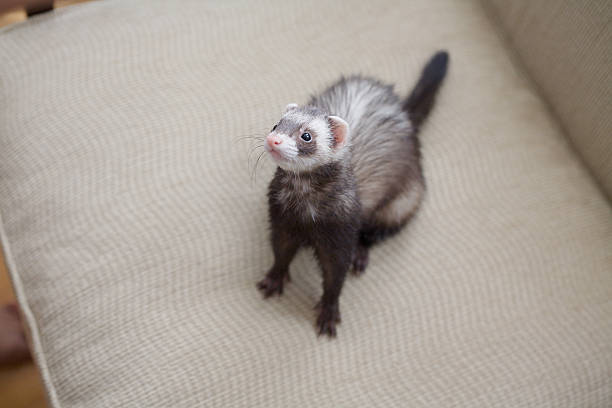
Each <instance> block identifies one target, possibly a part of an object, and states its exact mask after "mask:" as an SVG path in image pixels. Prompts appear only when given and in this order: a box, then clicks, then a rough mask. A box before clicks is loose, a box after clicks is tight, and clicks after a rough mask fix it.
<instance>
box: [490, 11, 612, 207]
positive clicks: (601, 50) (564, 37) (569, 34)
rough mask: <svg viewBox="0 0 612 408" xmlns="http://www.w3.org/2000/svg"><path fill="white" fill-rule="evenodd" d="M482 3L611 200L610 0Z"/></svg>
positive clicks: (611, 85) (611, 77)
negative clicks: (491, 10)
mask: <svg viewBox="0 0 612 408" xmlns="http://www.w3.org/2000/svg"><path fill="white" fill-rule="evenodd" d="M484 1H485V4H487V5H489V6H490V7H491V8H492V9H493V11H494V13H495V15H496V16H497V18H498V20H499V22H500V24H501V25H502V26H503V29H504V30H505V32H506V33H507V35H508V38H509V40H510V43H511V44H512V46H513V47H514V48H515V50H516V51H517V53H518V55H520V58H521V60H522V62H523V63H524V65H525V67H526V68H527V70H528V71H529V75H530V76H531V77H532V78H533V79H534V80H535V82H536V83H537V86H538V88H539V90H540V91H541V92H542V94H543V95H544V96H545V97H546V99H547V101H549V103H550V105H551V107H552V109H553V110H554V112H555V113H556V115H557V117H558V118H559V119H560V121H561V122H562V124H563V127H564V129H565V131H566V132H567V134H568V135H569V137H570V138H571V140H572V143H573V145H574V146H575V147H576V149H577V150H578V151H579V152H580V154H581V156H582V157H583V159H584V160H585V161H586V163H587V165H588V166H589V167H590V169H591V170H592V172H593V174H594V175H595V177H596V178H597V179H598V181H599V183H600V184H601V186H602V187H603V188H604V190H606V192H607V194H608V198H610V199H612V2H611V1H609V0H588V1H574V0H544V1H541V0H540V1H530V0H518V1H517V0H514V1H506V0H484Z"/></svg>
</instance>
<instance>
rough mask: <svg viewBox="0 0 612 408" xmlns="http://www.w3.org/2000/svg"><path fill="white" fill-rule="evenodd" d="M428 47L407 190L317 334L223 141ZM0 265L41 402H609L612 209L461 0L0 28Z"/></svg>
mask: <svg viewBox="0 0 612 408" xmlns="http://www.w3.org/2000/svg"><path fill="white" fill-rule="evenodd" d="M440 48H445V49H447V50H449V52H450V54H451V63H450V70H449V76H448V78H447V81H446V82H445V84H444V85H443V87H442V89H441V93H440V95H439V99H438V102H437V106H436V107H435V109H434V112H433V114H432V116H431V117H430V120H429V121H428V123H427V124H426V125H425V126H424V128H423V131H422V134H421V137H422V144H423V148H422V152H423V157H424V168H425V176H426V179H427V184H428V192H427V195H426V199H425V202H424V204H423V207H422V209H421V211H420V212H419V214H418V215H417V217H416V218H415V219H414V221H413V222H412V223H411V225H410V226H409V227H408V228H407V229H405V230H404V231H403V232H402V233H400V234H399V235H398V236H396V237H394V238H392V239H390V240H389V241H387V242H384V243H383V244H381V245H380V246H378V247H376V248H374V249H373V251H372V254H371V259H370V266H369V267H368V271H367V272H366V274H365V275H364V276H363V277H360V278H349V279H348V281H347V283H346V285H345V288H344V291H343V294H342V297H341V308H342V313H343V315H342V317H343V321H342V324H341V325H340V327H339V330H338V338H337V339H335V340H331V341H330V340H328V339H326V338H317V337H316V336H315V331H314V327H313V323H314V317H315V315H314V311H313V306H314V304H315V302H316V301H317V299H318V297H319V296H320V294H321V288H320V286H321V278H320V273H319V272H318V267H317V264H316V262H315V261H314V259H313V257H312V253H311V252H309V251H303V252H301V253H300V254H299V255H298V257H297V259H296V260H295V261H294V263H293V264H292V269H291V274H292V281H291V283H290V284H289V285H288V287H287V288H286V290H285V293H284V295H283V296H282V298H280V299H271V300H268V301H264V300H262V298H261V296H260V293H258V292H257V290H256V288H255V282H256V281H257V280H258V279H260V278H261V277H262V276H263V274H264V273H265V271H266V269H267V268H268V267H269V266H270V265H271V262H272V252H271V249H270V245H269V242H268V230H267V208H266V198H265V192H266V186H267V182H268V181H269V179H270V178H271V175H272V172H273V171H274V168H273V166H272V163H271V162H270V160H268V158H267V157H262V158H261V160H260V161H259V167H258V170H257V172H256V174H255V170H254V162H255V161H256V156H255V155H256V154H258V153H259V151H256V152H255V153H254V154H253V155H251V156H250V158H251V159H250V160H249V153H250V149H251V146H252V143H250V142H249V139H248V138H247V139H246V140H245V139H241V138H243V137H245V136H249V135H263V134H265V133H266V132H267V131H268V130H269V129H270V127H271V126H272V125H273V124H274V122H275V121H276V120H277V119H278V117H279V115H280V114H281V112H282V110H283V108H284V106H285V105H286V104H287V103H289V102H300V103H303V102H305V101H306V100H307V98H308V96H309V94H311V93H313V92H316V91H318V90H321V89H323V88H324V87H325V86H326V85H328V84H329V83H331V82H332V81H334V80H335V79H337V78H338V76H339V75H340V74H350V73H359V72H360V73H364V74H369V75H374V76H376V77H379V78H381V79H382V80H385V81H388V82H392V83H395V84H397V90H398V92H400V93H402V94H406V93H407V92H408V90H409V89H410V88H411V87H412V85H413V84H414V82H415V81H416V78H417V76H418V74H419V72H420V70H421V68H422V66H423V64H424V63H425V61H426V60H427V59H428V58H429V57H430V55H431V54H433V52H434V51H436V50H437V49H440ZM0 60H1V61H2V64H0V80H1V83H2V85H1V90H0V210H1V212H2V223H3V233H2V242H3V246H4V251H5V254H6V257H7V262H8V266H9V269H10V273H11V276H12V279H13V282H14V286H15V289H16V292H17V295H18V298H19V302H20V304H21V307H22V309H23V312H24V314H25V316H26V319H27V322H28V325H29V329H30V331H31V336H32V343H33V347H34V353H35V356H36V359H37V362H38V364H39V366H40V369H41V371H42V374H43V378H44V382H45V385H46V388H47V391H48V394H49V400H50V402H51V404H52V406H54V407H63V408H67V407H96V406H103V407H126V406H134V407H136V406H147V407H191V406H202V405H206V406H219V407H233V406H249V407H269V406H279V407H280V406H283V407H285V406H317V407H338V406H381V407H382V406H384V407H389V406H397V407H400V406H401V407H403V406H415V407H431V406H437V407H445V406H448V407H450V406H473V407H482V406H490V407H502V406H509V407H510V406H511V407H515V406H551V407H552V406H589V407H604V406H606V405H607V404H608V403H609V402H610V400H611V399H612V377H611V376H610V375H609V374H610V372H611V370H612V342H611V341H610V339H611V338H612V302H611V301H610V299H612V273H611V272H612V210H611V208H610V206H609V204H608V202H607V201H606V200H605V199H604V197H603V196H602V194H601V192H600V191H599V190H598V189H597V187H596V185H595V183H594V181H593V180H592V179H591V177H590V176H589V174H588V172H587V171H586V170H585V168H584V167H583V166H582V164H581V163H580V161H579V160H577V158H576V155H575V154H574V152H573V151H572V150H571V149H570V148H569V147H568V143H567V141H566V140H565V139H564V138H563V136H562V133H561V131H560V127H559V125H558V124H557V123H555V122H554V121H553V120H552V119H551V117H550V115H549V113H548V111H547V110H546V108H545V106H544V104H543V103H542V101H541V100H540V99H538V97H537V96H536V93H535V92H534V91H533V90H532V89H531V88H530V86H529V85H528V82H527V81H526V80H525V79H524V77H523V75H522V73H521V71H520V70H518V69H517V68H516V65H515V64H514V63H513V60H512V58H511V57H509V54H508V53H507V51H506V49H504V47H503V45H502V42H501V41H500V39H499V38H498V37H497V36H496V35H495V30H494V27H493V26H492V25H491V23H490V22H489V20H488V19H487V17H486V15H485V13H484V12H483V10H482V7H481V5H480V3H479V2H477V1H461V2H459V1H453V0H444V1H436V2H431V1H428V0H411V1H391V0H385V1H382V2H376V3H371V4H368V3H366V4H356V3H353V2H324V1H322V0H320V1H319V0H313V1H309V2H299V1H295V2H288V1H280V0H279V1H269V2H265V3H260V2H247V1H246V0H245V1H241V0H238V1H233V2H225V1H211V2H200V1H185V2H181V4H180V6H178V5H177V4H176V3H175V2H162V1H157V2H150V1H144V0H142V1H131V2H123V1H106V2H94V3H88V4H85V5H82V6H74V7H70V8H67V9H62V10H58V11H56V12H53V13H51V14H47V15H44V16H40V17H36V18H33V19H32V20H30V21H28V22H25V23H23V24H19V25H16V26H12V27H8V28H6V29H4V30H1V31H0Z"/></svg>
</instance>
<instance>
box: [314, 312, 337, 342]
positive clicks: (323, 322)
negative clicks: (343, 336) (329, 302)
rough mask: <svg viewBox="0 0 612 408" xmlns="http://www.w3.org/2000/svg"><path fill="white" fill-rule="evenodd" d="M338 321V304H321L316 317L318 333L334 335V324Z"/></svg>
mask: <svg viewBox="0 0 612 408" xmlns="http://www.w3.org/2000/svg"><path fill="white" fill-rule="evenodd" d="M338 323H340V311H339V310H338V306H337V305H336V306H322V307H321V311H320V312H319V317H318V318H317V327H318V329H319V333H318V335H319V336H320V335H322V334H324V335H327V336H329V337H336V324H338Z"/></svg>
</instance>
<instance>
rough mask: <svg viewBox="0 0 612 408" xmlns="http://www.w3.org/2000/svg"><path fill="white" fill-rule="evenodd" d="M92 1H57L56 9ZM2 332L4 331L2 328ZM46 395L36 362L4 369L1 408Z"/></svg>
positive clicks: (0, 269) (14, 13)
mask: <svg viewBox="0 0 612 408" xmlns="http://www.w3.org/2000/svg"><path fill="white" fill-rule="evenodd" d="M83 1H88V0H61V1H55V7H56V8H57V7H63V6H68V5H71V4H74V3H82V2H83ZM25 19H26V14H25V11H23V10H20V9H17V10H11V11H8V12H4V13H0V27H2V26H6V25H9V24H13V23H16V22H19V21H23V20H25ZM13 301H15V295H14V293H13V290H12V288H11V283H10V279H9V276H8V272H7V270H6V266H5V263H4V259H3V256H2V251H1V250H0V305H3V304H5V303H7V302H13ZM0 330H2V328H1V327H0ZM45 407H47V403H46V397H45V392H44V389H43V386H42V382H41V379H40V375H39V374H38V371H37V369H36V366H35V365H34V363H32V362H29V363H24V364H19V365H14V366H8V367H0V408H45Z"/></svg>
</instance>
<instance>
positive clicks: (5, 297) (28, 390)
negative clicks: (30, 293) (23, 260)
mask: <svg viewBox="0 0 612 408" xmlns="http://www.w3.org/2000/svg"><path fill="white" fill-rule="evenodd" d="M13 301H15V295H14V294H13V290H12V289H11V283H10V280H9V277H8V272H7V270H6V267H5V265H4V259H3V258H2V252H1V251H0V304H1V305H3V304H5V303H7V302H13ZM0 330H2V328H1V327H0ZM46 406H47V404H46V402H45V392H44V390H43V387H42V383H41V380H40V376H39V375H38V371H37V369H36V367H35V366H34V363H32V362H29V363H25V364H19V365H14V366H8V367H0V408H26V407H27V408H39V407H46Z"/></svg>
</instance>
